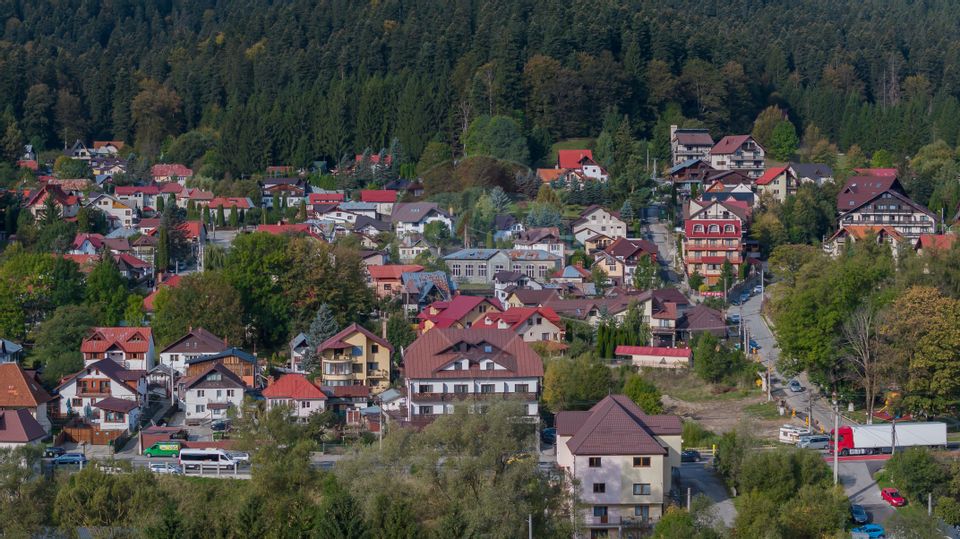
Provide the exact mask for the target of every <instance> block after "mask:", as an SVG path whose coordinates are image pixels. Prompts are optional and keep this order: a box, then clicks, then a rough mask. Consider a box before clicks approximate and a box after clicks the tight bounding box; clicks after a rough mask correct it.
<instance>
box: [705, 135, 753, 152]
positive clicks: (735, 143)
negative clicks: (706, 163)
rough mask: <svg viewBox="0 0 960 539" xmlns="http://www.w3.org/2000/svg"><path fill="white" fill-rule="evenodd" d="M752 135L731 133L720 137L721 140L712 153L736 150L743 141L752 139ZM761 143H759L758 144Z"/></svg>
mask: <svg viewBox="0 0 960 539" xmlns="http://www.w3.org/2000/svg"><path fill="white" fill-rule="evenodd" d="M751 138H753V137H751V136H750V135H730V136H726V137H723V138H722V139H720V142H718V143H717V145H716V146H714V147H713V149H712V150H710V154H711V155H728V154H732V153H734V152H736V151H737V150H739V149H740V146H743V143H744V142H746V141H747V140H749V139H751ZM759 145H760V144H759V143H758V144H757V146H759Z"/></svg>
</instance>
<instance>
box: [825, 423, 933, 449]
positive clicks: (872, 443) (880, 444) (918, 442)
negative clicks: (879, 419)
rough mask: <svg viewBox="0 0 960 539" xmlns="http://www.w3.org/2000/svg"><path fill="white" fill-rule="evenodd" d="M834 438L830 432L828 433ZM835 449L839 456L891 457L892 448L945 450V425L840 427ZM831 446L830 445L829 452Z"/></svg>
mask: <svg viewBox="0 0 960 539" xmlns="http://www.w3.org/2000/svg"><path fill="white" fill-rule="evenodd" d="M830 434H833V431H830ZM838 435H839V439H838V440H837V441H836V447H837V449H838V450H839V451H840V454H841V455H875V454H879V453H891V452H892V451H893V447H894V444H896V447H897V448H898V449H899V448H901V447H902V448H906V447H945V446H946V445H947V424H946V423H939V422H929V423H916V422H914V423H884V424H882V425H856V426H852V427H840V430H839V433H838ZM833 450H834V444H830V451H831V452H832V451H833Z"/></svg>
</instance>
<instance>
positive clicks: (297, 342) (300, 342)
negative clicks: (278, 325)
mask: <svg viewBox="0 0 960 539" xmlns="http://www.w3.org/2000/svg"><path fill="white" fill-rule="evenodd" d="M306 344H307V336H306V335H305V334H303V333H298V334H297V336H296V337H294V338H292V339H290V348H294V349H296V348H299V347H301V346H306Z"/></svg>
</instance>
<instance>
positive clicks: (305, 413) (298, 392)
mask: <svg viewBox="0 0 960 539" xmlns="http://www.w3.org/2000/svg"><path fill="white" fill-rule="evenodd" d="M263 398H265V399H266V400H267V410H270V409H272V408H274V407H275V406H289V407H290V415H292V416H293V417H295V418H297V421H299V422H301V423H303V422H306V421H308V420H309V419H310V416H311V415H313V414H315V413H317V412H323V411H324V410H326V404H327V396H326V395H325V394H324V393H323V391H321V390H320V388H319V387H317V386H315V385H313V384H312V383H311V382H310V380H307V377H306V376H304V375H302V374H294V373H290V374H284V375H282V376H281V377H280V378H278V379H277V380H276V381H274V382H272V383H271V384H269V385H268V386H267V387H266V389H264V390H263Z"/></svg>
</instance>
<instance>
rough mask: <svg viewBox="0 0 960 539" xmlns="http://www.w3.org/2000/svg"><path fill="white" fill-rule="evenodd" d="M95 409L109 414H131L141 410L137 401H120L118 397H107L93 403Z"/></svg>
mask: <svg viewBox="0 0 960 539" xmlns="http://www.w3.org/2000/svg"><path fill="white" fill-rule="evenodd" d="M93 407H94V408H100V409H101V410H106V411H108V412H119V413H123V414H126V413H129V412H130V411H131V410H134V409H136V408H139V407H140V405H139V404H138V403H137V401H135V400H128V399H118V398H116V397H107V398H105V399H102V400H99V401H97V402H95V403H93Z"/></svg>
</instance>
